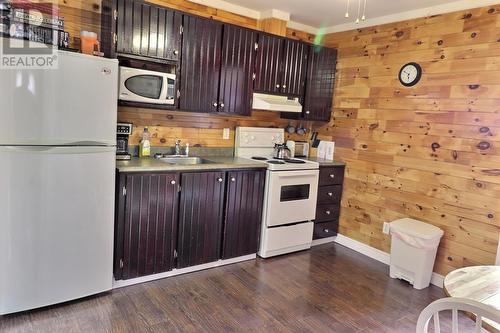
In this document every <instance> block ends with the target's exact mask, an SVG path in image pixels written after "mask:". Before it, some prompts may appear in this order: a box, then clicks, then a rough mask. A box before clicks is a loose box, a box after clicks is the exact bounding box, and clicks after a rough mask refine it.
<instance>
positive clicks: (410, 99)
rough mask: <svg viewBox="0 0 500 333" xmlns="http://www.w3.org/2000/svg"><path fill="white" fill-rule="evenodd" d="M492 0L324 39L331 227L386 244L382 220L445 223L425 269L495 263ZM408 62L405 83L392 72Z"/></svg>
mask: <svg viewBox="0 0 500 333" xmlns="http://www.w3.org/2000/svg"><path fill="white" fill-rule="evenodd" d="M499 13H500V5H496V6H491V7H485V8H478V9H474V10H468V11H463V12H456V13H451V14H446V15H437V16H432V17H428V18H420V19H414V20H409V21H404V22H398V23H394V24H387V25H382V26H376V27H370V28H366V29H360V30H354V31H348V32H342V33H334V34H330V35H326V36H325V38H324V40H325V44H326V45H327V46H331V47H337V48H338V49H339V61H338V73H337V80H336V87H335V98H334V114H333V117H332V120H331V122H330V123H329V124H327V125H324V126H321V127H319V129H320V132H321V133H322V135H324V136H326V137H331V138H333V140H334V141H335V142H336V148H337V149H336V158H337V159H341V160H343V161H345V162H346V163H347V171H346V172H347V174H346V180H345V183H344V196H343V202H342V206H343V207H342V216H341V222H340V233H342V234H344V235H346V236H348V237H351V238H354V239H356V240H358V241H361V242H363V243H366V244H369V245H371V246H373V247H376V248H378V249H381V250H383V251H386V252H388V251H389V249H390V242H389V238H388V237H387V236H386V235H384V234H383V233H382V224H383V222H384V221H392V220H395V219H398V218H401V217H405V216H410V217H413V218H416V219H420V220H423V221H426V222H428V223H431V224H434V225H436V226H438V227H440V228H442V229H444V230H445V236H444V239H443V240H442V241H441V245H440V248H439V252H438V257H437V262H436V265H435V271H436V272H438V273H441V274H446V273H447V272H449V271H451V270H453V269H455V268H457V267H462V266H470V265H478V264H493V263H494V261H495V253H496V251H497V243H498V236H499V231H500V230H499V229H500V15H498V14H499ZM411 61H415V62H418V63H420V64H421V65H422V68H423V72H424V74H423V77H422V80H421V81H420V83H418V84H417V85H416V86H415V87H413V88H404V87H403V86H402V85H401V84H400V83H399V82H398V79H397V75H398V72H399V70H400V68H401V66H402V65H403V64H405V63H407V62H411Z"/></svg>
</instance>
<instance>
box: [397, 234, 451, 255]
mask: <svg viewBox="0 0 500 333" xmlns="http://www.w3.org/2000/svg"><path fill="white" fill-rule="evenodd" d="M391 236H394V237H396V238H399V239H401V240H402V241H403V242H405V243H406V244H408V245H410V246H413V247H416V248H417V249H424V250H429V251H430V250H434V249H435V248H436V246H437V245H439V241H440V240H441V235H440V236H438V237H436V238H434V239H423V238H419V237H414V236H410V235H407V234H404V233H401V232H399V231H396V230H391Z"/></svg>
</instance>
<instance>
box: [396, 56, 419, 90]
mask: <svg viewBox="0 0 500 333" xmlns="http://www.w3.org/2000/svg"><path fill="white" fill-rule="evenodd" d="M421 77H422V67H420V65H419V64H417V63H416V62H410V63H407V64H406V65H404V66H403V67H401V70H400V71H399V82H401V84H402V85H403V86H405V87H411V86H414V85H416V84H417V83H418V81H420V78H421Z"/></svg>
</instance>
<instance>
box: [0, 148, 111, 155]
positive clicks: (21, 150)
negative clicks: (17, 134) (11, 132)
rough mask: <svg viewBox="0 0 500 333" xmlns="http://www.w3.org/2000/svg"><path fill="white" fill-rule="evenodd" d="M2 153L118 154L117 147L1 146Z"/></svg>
mask: <svg viewBox="0 0 500 333" xmlns="http://www.w3.org/2000/svg"><path fill="white" fill-rule="evenodd" d="M0 152H11V153H16V152H17V153H39V154H96V153H111V152H116V147H107V146H106V147H99V146H68V147H65V146H57V147H54V146H0Z"/></svg>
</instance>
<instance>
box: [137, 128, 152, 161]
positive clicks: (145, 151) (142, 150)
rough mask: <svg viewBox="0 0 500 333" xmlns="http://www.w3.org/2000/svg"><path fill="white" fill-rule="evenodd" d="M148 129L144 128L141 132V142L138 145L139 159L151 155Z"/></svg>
mask: <svg viewBox="0 0 500 333" xmlns="http://www.w3.org/2000/svg"><path fill="white" fill-rule="evenodd" d="M149 137H150V136H149V129H148V128H147V127H144V132H142V140H141V142H140V143H139V157H148V156H150V155H151V143H150V141H149Z"/></svg>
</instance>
